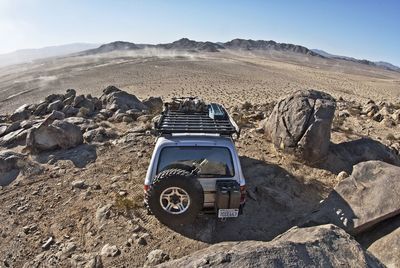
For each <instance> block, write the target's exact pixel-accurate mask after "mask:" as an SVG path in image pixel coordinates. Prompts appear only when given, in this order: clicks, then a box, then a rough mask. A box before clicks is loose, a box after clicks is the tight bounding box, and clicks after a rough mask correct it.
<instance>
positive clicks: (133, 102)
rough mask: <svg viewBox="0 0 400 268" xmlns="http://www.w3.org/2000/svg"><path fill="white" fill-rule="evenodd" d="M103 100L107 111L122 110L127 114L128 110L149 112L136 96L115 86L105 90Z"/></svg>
mask: <svg viewBox="0 0 400 268" xmlns="http://www.w3.org/2000/svg"><path fill="white" fill-rule="evenodd" d="M101 100H102V102H103V105H104V106H105V107H106V109H108V110H112V111H117V110H121V111H124V112H125V111H127V110H137V111H142V110H148V108H147V106H146V105H144V104H143V103H142V102H141V101H140V100H139V99H138V98H137V97H136V96H135V95H132V94H129V93H128V92H125V91H122V90H120V89H119V88H116V87H114V86H108V87H107V88H105V89H104V90H103V96H102V97H101Z"/></svg>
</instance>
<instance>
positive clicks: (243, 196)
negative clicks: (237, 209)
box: [240, 185, 246, 204]
mask: <svg viewBox="0 0 400 268" xmlns="http://www.w3.org/2000/svg"><path fill="white" fill-rule="evenodd" d="M244 202H246V185H243V186H240V204H244Z"/></svg>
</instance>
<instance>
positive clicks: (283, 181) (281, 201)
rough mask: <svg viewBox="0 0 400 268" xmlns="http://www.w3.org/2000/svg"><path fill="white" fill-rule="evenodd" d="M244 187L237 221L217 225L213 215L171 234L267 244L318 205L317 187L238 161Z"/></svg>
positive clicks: (258, 163)
mask: <svg viewBox="0 0 400 268" xmlns="http://www.w3.org/2000/svg"><path fill="white" fill-rule="evenodd" d="M241 164H242V168H243V172H244V176H245V178H246V183H247V189H248V190H247V201H246V206H245V208H244V212H243V214H242V215H240V216H239V217H238V218H235V219H228V220H226V221H220V220H218V219H217V218H216V215H215V214H206V215H202V216H199V217H198V219H197V220H196V222H195V223H194V224H192V225H188V226H182V227H177V226H169V227H170V228H171V229H173V230H174V231H176V232H178V233H180V234H182V235H184V236H186V237H189V238H192V239H195V240H200V241H203V242H207V243H217V242H221V241H242V240H263V241H266V240H271V239H272V238H274V237H275V236H277V235H279V234H280V233H282V232H284V231H286V230H288V229H289V228H291V227H292V226H294V225H297V224H298V222H299V220H300V219H302V217H303V216H304V215H306V214H309V213H311V211H313V209H314V208H315V207H316V206H317V205H318V204H319V200H321V196H320V194H319V191H318V190H317V188H318V186H314V185H306V184H303V183H302V182H300V181H299V180H298V179H297V178H295V177H294V176H293V175H291V174H290V173H288V172H287V171H286V170H284V169H282V168H281V167H279V166H278V165H275V164H271V163H267V162H264V161H260V160H256V159H253V158H249V157H241Z"/></svg>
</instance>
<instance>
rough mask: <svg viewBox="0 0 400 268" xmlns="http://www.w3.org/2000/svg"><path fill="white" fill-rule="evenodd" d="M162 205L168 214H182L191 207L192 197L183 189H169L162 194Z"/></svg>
mask: <svg viewBox="0 0 400 268" xmlns="http://www.w3.org/2000/svg"><path fill="white" fill-rule="evenodd" d="M160 205H161V207H162V208H163V209H164V210H165V211H166V212H168V213H171V214H182V213H184V212H185V211H186V210H187V209H188V208H189V206H190V197H189V194H188V193H187V192H186V191H185V190H183V189H182V188H179V187H169V188H167V189H165V190H164V191H163V192H162V193H161V195H160Z"/></svg>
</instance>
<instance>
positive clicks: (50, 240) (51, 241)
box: [42, 236, 54, 250]
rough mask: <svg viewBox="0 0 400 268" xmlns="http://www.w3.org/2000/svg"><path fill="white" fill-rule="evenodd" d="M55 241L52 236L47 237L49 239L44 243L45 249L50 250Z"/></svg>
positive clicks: (43, 247)
mask: <svg viewBox="0 0 400 268" xmlns="http://www.w3.org/2000/svg"><path fill="white" fill-rule="evenodd" d="M53 243H54V239H53V237H52V236H50V237H49V239H47V241H46V242H45V243H44V244H43V245H42V249H43V250H48V249H49V248H50V246H51V244H53Z"/></svg>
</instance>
